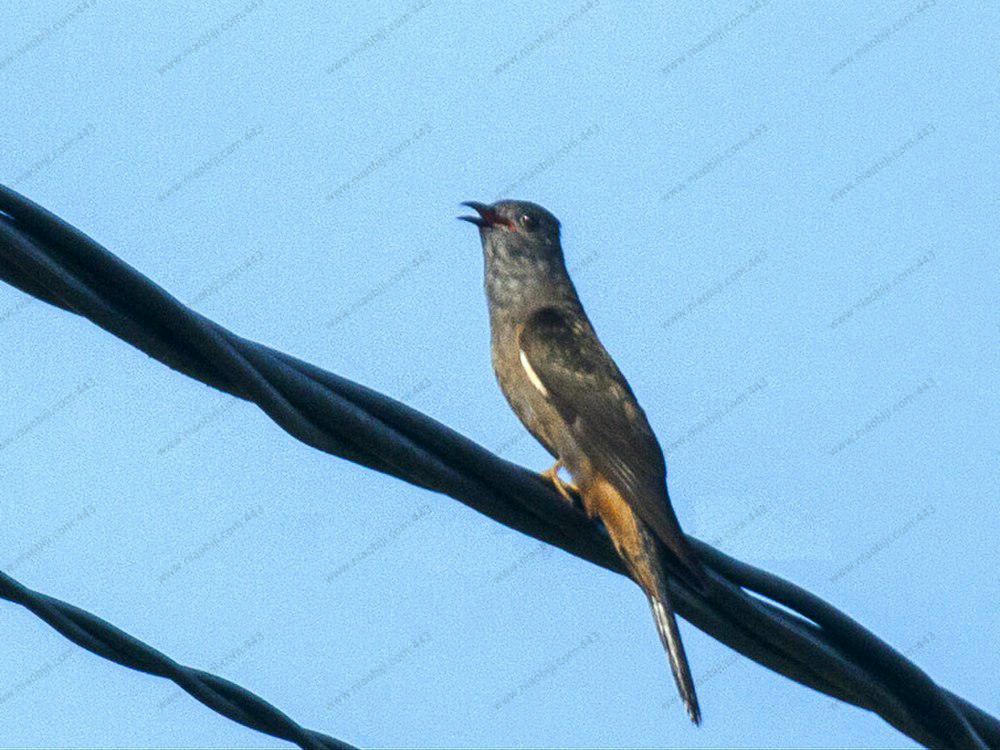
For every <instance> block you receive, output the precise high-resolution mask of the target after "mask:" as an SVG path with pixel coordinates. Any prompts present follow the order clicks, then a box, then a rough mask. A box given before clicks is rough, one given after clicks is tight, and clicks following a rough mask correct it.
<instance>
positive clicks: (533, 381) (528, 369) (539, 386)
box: [518, 349, 549, 398]
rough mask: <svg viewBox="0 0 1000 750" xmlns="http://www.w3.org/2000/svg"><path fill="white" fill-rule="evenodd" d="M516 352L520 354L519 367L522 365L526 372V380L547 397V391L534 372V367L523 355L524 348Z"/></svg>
mask: <svg viewBox="0 0 1000 750" xmlns="http://www.w3.org/2000/svg"><path fill="white" fill-rule="evenodd" d="M518 352H519V353H520V355H521V367H523V368H524V371H525V373H527V375H528V380H530V381H531V384H532V385H533V386H535V388H536V389H537V390H538V392H539V393H541V394H542V395H543V396H545V397H546V398H548V397H549V391H548V389H547V388H546V387H545V385H544V384H543V383H542V381H541V378H539V377H538V373H536V372H535V370H534V368H533V367H532V366H531V363H530V362H529V361H528V358H527V356H525V354H524V349H518Z"/></svg>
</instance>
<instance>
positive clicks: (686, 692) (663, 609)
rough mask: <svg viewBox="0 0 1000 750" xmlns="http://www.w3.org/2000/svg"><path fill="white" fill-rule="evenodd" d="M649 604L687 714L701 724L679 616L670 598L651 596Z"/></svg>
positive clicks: (662, 594)
mask: <svg viewBox="0 0 1000 750" xmlns="http://www.w3.org/2000/svg"><path fill="white" fill-rule="evenodd" d="M664 594H665V592H661V596H662V597H663V598H664V599H667V597H666V596H664ZM649 606H650V607H651V608H652V610H653V619H655V620H656V630H657V631H658V632H659V634H660V641H661V642H662V643H663V648H664V650H665V651H666V652H667V658H668V659H669V660H670V670H671V671H672V672H673V673H674V681H675V682H676V683H677V690H678V691H679V692H680V694H681V699H682V700H683V701H684V708H686V709H687V714H688V716H689V717H691V721H693V722H694V723H695V725H698V724H701V708H700V707H699V706H698V696H697V695H695V692H694V680H693V679H692V678H691V667H690V666H688V660H687V655H686V654H685V653H684V644H683V643H682V642H681V634H680V631H679V630H678V629H677V618H676V617H675V616H674V610H673V608H672V607H671V606H670V600H669V599H667V600H666V601H663V600H661V599H659V598H655V597H653V596H650V597H649Z"/></svg>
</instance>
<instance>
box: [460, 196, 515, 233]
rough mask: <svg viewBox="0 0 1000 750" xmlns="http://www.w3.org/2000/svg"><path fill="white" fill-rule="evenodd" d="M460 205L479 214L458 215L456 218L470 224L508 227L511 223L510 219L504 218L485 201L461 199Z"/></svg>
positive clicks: (482, 227)
mask: <svg viewBox="0 0 1000 750" xmlns="http://www.w3.org/2000/svg"><path fill="white" fill-rule="evenodd" d="M462 205H463V206H468V207H469V208H471V209H472V210H473V211H475V212H476V213H477V214H479V216H459V217H458V218H459V219H461V220H462V221H467V222H469V223H470V224H475V225H476V226H477V227H479V228H480V229H486V228H487V227H493V226H496V225H497V224H500V225H502V226H506V227H509V226H510V224H511V221H510V219H505V218H504V217H503V216H501V215H500V214H498V213H497V212H496V211H494V210H493V209H492V208H490V207H489V206H487V205H486V204H485V203H479V202H478V201H463V202H462Z"/></svg>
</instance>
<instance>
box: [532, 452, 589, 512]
mask: <svg viewBox="0 0 1000 750" xmlns="http://www.w3.org/2000/svg"><path fill="white" fill-rule="evenodd" d="M562 466H563V462H562V461H556V462H555V463H554V464H552V466H551V467H550V468H548V469H546V470H545V471H543V472H542V473H541V477H542V478H543V479H547V480H549V481H550V482H552V486H553V487H555V488H556V492H558V493H559V494H560V495H562V496H563V499H565V500H566V502H568V503H569V504H570V505H575V504H576V498H575V497H573V495H572V494H570V493H574V494H577V495H579V494H580V490H579V488H578V487H577V486H576V485H575V484H572V483H571V482H564V481H563V480H562V477H560V476H559V469H561V468H562Z"/></svg>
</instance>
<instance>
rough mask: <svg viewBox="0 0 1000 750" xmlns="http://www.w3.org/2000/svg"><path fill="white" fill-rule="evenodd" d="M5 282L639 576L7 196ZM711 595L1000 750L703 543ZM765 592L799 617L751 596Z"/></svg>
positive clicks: (323, 442)
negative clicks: (752, 592) (709, 577)
mask: <svg viewBox="0 0 1000 750" xmlns="http://www.w3.org/2000/svg"><path fill="white" fill-rule="evenodd" d="M0 211H2V212H3V213H4V214H6V216H3V215H0V278H3V279H4V280H6V281H8V282H9V283H11V284H13V285H14V286H17V287H18V288H20V289H22V290H24V291H26V292H28V293H30V294H33V295H34V296H36V297H38V298H40V299H43V300H45V301H47V302H50V303H51V304H54V305H57V306H59V307H62V308H63V309H66V310H69V311H71V312H75V313H77V314H79V315H83V316H85V317H87V318H89V319H90V320H92V321H93V322H95V323H96V324H98V325H100V326H101V327H103V328H105V329H106V330H108V331H109V332H111V333H113V334H114V335H116V336H118V337H119V338H122V339H123V340H125V341H127V342H129V343H131V344H132V345H133V346H135V347H137V348H139V349H140V350H142V351H144V352H146V353H147V354H149V355H150V356H152V357H155V358H156V359H158V360H160V361H161V362H164V363H165V364H167V365H169V366H170V367H172V368H174V369H176V370H178V371H180V372H183V373H184V374H186V375H189V376H190V377H193V378H195V379H198V380H201V381H202V382H204V383H207V384H209V385H211V386H213V387H215V388H218V389H220V390H222V391H225V392H227V393H230V394H232V395H235V396H238V397H240V398H243V399H246V400H248V401H253V402H255V403H257V404H258V405H259V406H260V407H261V408H262V409H263V410H264V411H265V412H266V413H267V414H268V416H270V417H271V418H272V419H273V420H274V421H275V422H277V423H278V424H279V425H280V426H281V427H282V428H283V429H285V430H286V431H287V432H289V433H290V434H292V435H293V436H295V437H296V438H298V439H300V440H302V441H303V442H305V443H307V444H309V445H312V446H313V447H316V448H318V449H320V450H323V451H326V452H328V453H331V454H334V455H337V456H341V457H343V458H347V459H348V460H351V461H354V462H356V463H359V464H361V465H364V466H367V467H369V468H372V469H375V470H377V471H381V472H385V473H388V474H391V475H393V476H396V477H399V478H401V479H404V480H405V481H408V482H411V483H413V484H416V485H419V486H421V487H426V488H428V489H433V490H435V491H438V492H441V493H444V494H447V495H449V496H451V497H453V498H455V499H457V500H459V501H461V502H463V503H465V504H466V505H469V506H470V507H472V508H474V509H476V510H478V511H479V512H481V513H484V514H485V515H487V516H489V517H491V518H493V519H494V520H497V521H499V522H500V523H503V524H505V525H507V526H510V527H512V528H515V529H517V530H519V531H522V532H523V533H526V534H529V535H531V536H533V537H535V538H537V539H540V540H542V541H545V542H548V543H549V544H553V545H555V546H558V547H560V548H562V549H564V550H566V551H568V552H570V553H572V554H574V555H577V556H579V557H582V558H584V559H586V560H589V561H591V562H593V563H595V564H597V565H601V566H603V567H605V568H608V569H611V570H614V571H616V572H619V573H623V574H625V571H624V570H623V569H622V567H621V565H620V562H619V560H618V557H617V555H615V553H614V551H613V549H612V547H611V545H610V543H609V541H608V539H607V536H606V535H605V534H604V532H603V530H602V529H601V528H600V526H599V525H597V524H594V523H592V522H591V521H589V520H588V519H587V518H586V517H585V516H584V515H583V514H582V513H581V512H579V511H578V510H576V509H574V508H572V507H570V506H569V505H568V504H567V503H565V502H563V501H562V499H561V498H559V496H558V495H557V494H556V493H555V492H554V491H553V490H552V488H551V486H550V485H548V484H547V483H545V482H543V481H542V480H540V479H539V477H538V475H536V474H534V473H532V472H529V471H527V470H526V469H524V468H522V467H520V466H517V465H515V464H512V463H510V462H508V461H504V460H502V459H500V458H498V457H496V456H494V455H492V454H491V453H489V452H488V451H486V450H485V449H483V448H482V447H480V446H479V445H477V444H475V443H473V442H472V441H470V440H468V439H467V438H465V437H463V436H462V435H459V434H458V433H456V432H454V431H453V430H451V429H450V428H448V427H446V426H444V425H441V424H440V423H438V422H436V421H434V420H433V419H431V418H429V417H427V416H425V415H423V414H421V413H419V412H417V411H415V410H413V409H410V408H409V407H407V406H405V405H403V404H401V403H399V402H397V401H394V400H392V399H390V398H388V397H386V396H384V395H382V394H379V393H376V392H374V391H372V390H370V389H367V388H365V387H364V386H361V385H358V384H357V383H353V382H351V381H350V380H346V379H344V378H341V377H339V376H337V375H334V374H332V373H329V372H326V371H324V370H321V369H320V368H318V367H315V366H314V365H310V364H308V363H306V362H302V361H301V360H298V359H295V358H294V357H291V356H289V355H287V354H284V353H282V352H278V351H275V350H273V349H270V348H268V347H265V346H262V345H260V344H257V343H255V342H253V341H248V340H246V339H243V338H240V337H239V336H236V335H235V334H233V333H232V332H230V331H228V330H226V329H225V328H222V327H221V326H219V325H217V324H215V323H213V322H212V321H210V320H208V319H207V318H205V317H203V316H202V315H199V314H198V313H196V312H194V311H192V310H190V309H189V308H187V307H185V306H184V305H183V304H181V303H180V302H179V301H177V300H176V299H174V298H173V297H171V296H170V295H169V294H167V293H166V292H165V291H164V290H163V289H161V288H160V287H158V286H156V285H155V284H154V283H153V282H151V281H150V280H149V279H147V278H145V277H144V276H142V275H141V274H140V273H138V272H137V271H136V270H135V269H133V268H131V267H130V266H128V265H127V264H125V263H124V262H122V261H121V260H119V259H118V258H116V257H115V256H113V255H112V254H110V253H109V252H108V251H106V250H105V249H104V248H102V247H101V246H100V245H98V244H97V243H96V242H94V241H93V240H91V239H90V238H88V237H86V236H85V235H84V234H82V233H81V232H79V231H78V230H76V229H75V228H73V227H72V226H70V225H68V224H66V223H65V222H63V221H62V220H61V219H59V218H58V217H56V216H54V215H52V214H51V213H49V212H47V211H45V209H43V208H41V207H39V206H37V205H35V204H34V203H32V202H31V201H29V200H27V199H25V198H24V197H22V196H20V195H18V194H17V193H15V192H13V191H11V190H9V189H7V188H3V187H0ZM692 543H693V544H696V545H697V547H698V551H699V552H700V553H701V556H702V558H703V559H704V560H705V562H706V563H707V564H708V566H709V568H710V571H711V576H712V580H713V583H714V585H713V587H712V591H711V592H710V594H709V595H708V596H703V595H697V594H695V593H694V592H692V591H690V590H688V589H687V588H685V587H684V586H683V585H680V584H678V583H676V582H674V581H672V582H671V586H672V589H673V593H674V597H675V599H676V604H677V610H678V612H679V613H680V614H681V616H683V617H684V618H685V619H687V620H688V621H690V622H691V623H693V624H694V625H695V626H697V627H699V628H700V629H702V630H704V631H705V632H706V633H708V634H709V635H711V636H712V637H714V638H716V639H718V640H720V641H722V642H723V643H726V644H727V645H729V646H730V647H732V648H734V649H735V650H737V651H739V652H741V653H743V654H744V655H746V656H748V657H749V658H751V659H754V660H755V661H757V662H759V663H761V664H763V665H764V666H767V667H768V668H770V669H773V670H775V671H777V672H779V673H781V674H784V675H785V676H787V677H789V678H791V679H793V680H796V681H798V682H800V683H802V684H803V685H807V686H809V687H812V688H814V689H816V690H819V691H821V692H823V693H826V694H828V695H831V696H833V697H835V698H838V699H840V700H843V701H845V702H848V703H852V704H854V705H857V706H860V707H862V708H866V709H868V710H871V711H874V712H875V713H877V714H879V715H880V716H882V717H883V718H884V719H885V720H886V721H887V722H889V723H890V724H892V725H893V726H895V727H896V728H897V729H899V730H900V731H901V732H904V733H905V734H907V735H908V736H910V737H912V738H913V739H915V740H916V741H918V742H921V743H922V744H925V745H927V746H933V747H955V748H985V747H987V746H989V747H1000V722H998V721H997V720H996V719H995V718H994V717H992V716H990V715H989V714H986V713H985V712H983V711H981V710H980V709H978V708H976V707H974V706H972V705H971V704H969V703H968V702H966V701H964V700H962V699H961V698H958V697H957V696H953V695H952V694H951V693H949V692H948V691H947V690H944V689H943V688H941V687H940V686H938V685H937V684H935V683H934V682H933V681H932V680H931V678H930V677H928V676H927V675H926V674H925V673H924V672H923V671H921V670H920V669H919V668H918V667H917V666H916V665H914V664H913V663H912V662H910V661H909V660H907V659H905V658H904V657H903V656H902V655H901V654H899V652H897V651H895V650H894V649H892V648H891V647H890V646H888V645H887V644H885V643H884V642H883V641H881V640H879V639H878V638H877V637H875V636H874V635H873V634H871V633H870V632H868V631H867V630H865V629H864V628H862V627H861V626H860V625H858V624H857V623H856V622H854V621H853V620H851V619H850V618H849V617H847V616H846V615H844V614H843V613H841V612H839V611H837V610H836V609H835V608H833V607H832V606H830V605H829V604H827V603H826V602H823V601H822V600H820V599H818V598H817V597H815V596H813V595H811V594H808V592H805V591H803V590H802V589H800V588H798V587H796V586H794V585H793V584H791V583H789V582H787V581H783V580H782V579H780V578H777V577H776V576H772V575H770V574H767V573H764V572H763V571H759V570H757V569H755V568H753V567H751V566H748V565H745V564H744V563H741V562H738V561H736V560H733V559H732V558H729V557H727V556H726V555H724V554H723V553H721V552H719V551H717V550H715V549H713V548H712V547H710V546H709V545H706V544H704V543H702V542H698V541H697V540H694V539H693V538H692ZM744 589H748V590H750V591H755V592H757V593H759V594H761V595H762V596H765V597H768V598H770V599H772V600H773V601H776V602H780V603H781V604H782V605H784V606H785V607H788V608H789V609H791V610H793V611H794V612H796V613H797V614H791V613H789V612H787V611H786V610H785V609H783V608H780V607H777V606H775V605H773V604H771V603H769V602H766V601H762V600H761V599H759V598H758V597H755V596H752V595H750V594H748V593H746V591H744Z"/></svg>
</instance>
